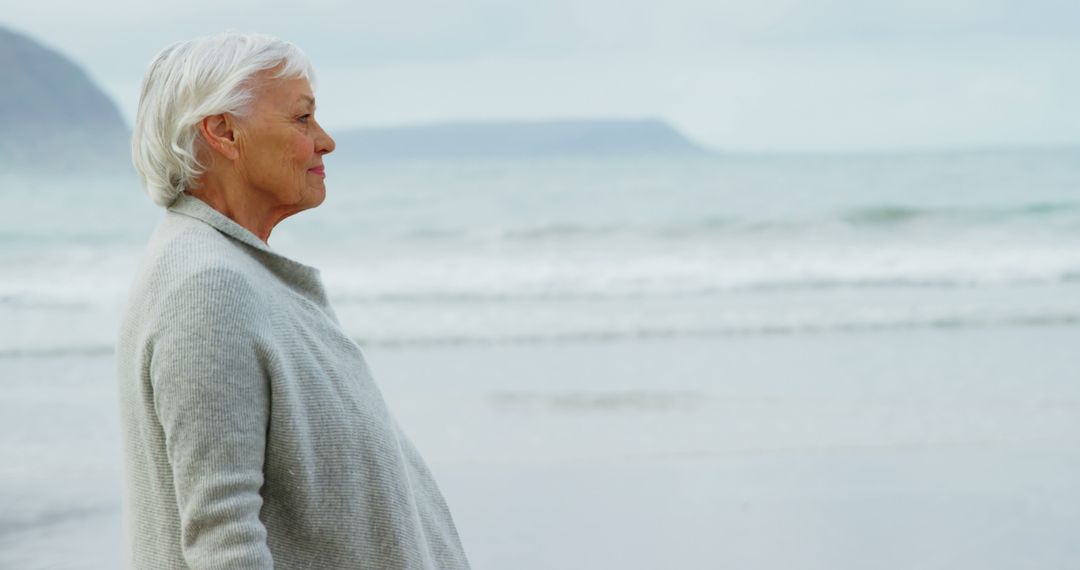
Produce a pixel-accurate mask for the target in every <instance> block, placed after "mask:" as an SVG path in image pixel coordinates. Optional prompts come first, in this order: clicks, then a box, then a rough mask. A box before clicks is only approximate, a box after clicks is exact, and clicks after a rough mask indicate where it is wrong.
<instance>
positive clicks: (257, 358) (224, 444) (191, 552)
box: [150, 269, 273, 570]
mask: <svg viewBox="0 0 1080 570" xmlns="http://www.w3.org/2000/svg"><path fill="white" fill-rule="evenodd" d="M170 289H171V291H170V293H169V295H168V296H167V297H165V298H163V299H162V301H161V305H160V308H161V309H160V311H156V315H155V317H156V318H158V319H160V320H159V321H158V322H157V323H155V324H154V326H152V327H151V330H154V331H156V332H157V334H156V335H155V337H154V338H153V339H152V340H151V351H152V353H151V355H150V379H151V384H152V385H153V392H154V406H155V408H156V410H157V415H158V419H159V420H160V422H161V427H162V429H163V430H164V433H165V442H166V450H167V454H168V460H169V463H170V464H171V465H172V472H173V478H174V481H173V482H174V485H175V489H176V502H177V505H178V507H179V509H180V513H179V514H180V524H181V546H182V550H183V554H184V559H185V560H186V561H187V564H188V566H189V567H190V568H191V569H192V570H209V569H215V570H216V569H221V570H225V569H234V568H235V569H238V568H243V569H245V570H247V569H270V568H272V567H273V560H272V558H271V556H270V550H269V548H268V547H267V544H266V528H265V527H264V526H263V524H262V521H260V519H259V510H260V508H261V507H262V496H261V495H260V494H259V489H260V488H261V487H262V484H263V457H264V455H265V449H266V430H267V425H268V421H269V413H270V392H269V380H268V375H267V371H266V366H265V364H266V363H265V358H264V355H263V353H262V351H261V349H260V348H259V347H260V343H259V341H258V338H259V334H258V331H259V330H260V327H261V326H263V323H265V322H266V321H265V312H264V308H263V307H260V306H259V300H258V297H257V295H256V294H255V291H254V289H253V288H252V287H251V286H250V285H249V284H248V282H247V281H246V280H245V278H244V276H243V275H242V274H240V273H239V272H236V271H233V270H230V269H208V270H205V271H203V272H200V273H198V274H196V275H194V276H192V277H190V278H187V279H185V280H184V281H183V282H182V283H179V284H177V286H175V287H171V288H170Z"/></svg>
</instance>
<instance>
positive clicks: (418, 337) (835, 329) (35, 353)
mask: <svg viewBox="0 0 1080 570" xmlns="http://www.w3.org/2000/svg"><path fill="white" fill-rule="evenodd" d="M1077 325H1080V312H1078V311H1061V312H1028V313H1017V314H1009V315H957V314H945V313H942V314H938V315H926V316H922V317H912V318H883V319H848V320H828V319H825V320H813V319H808V320H803V321H788V322H767V321H763V322H758V323H753V322H744V323H730V324H720V325H710V326H704V325H703V326H686V327H662V326H660V327H658V326H645V325H641V326H630V327H626V328H611V327H608V328H603V327H598V328H594V329H588V330H578V331H551V332H542V331H538V332H529V333H505V334H483V333H469V332H460V333H452V334H425V333H422V332H419V331H418V332H417V334H411V335H410V334H397V335H380V334H367V335H354V337H353V338H354V340H355V341H356V342H357V344H359V345H360V346H362V347H368V346H370V347H385V348H412V347H427V346H468V345H513V344H525V345H530V344H568V343H570V344H573V343H587V342H617V341H627V340H663V339H679V338H712V337H755V336H788V335H823V334H868V333H887V332H890V331H910V330H940V331H946V330H971V329H987V328H1009V327H1025V328H1040V327H1075V326H1077ZM113 350H114V346H113V345H111V344H105V343H88V344H85V345H83V344H77V343H76V344H68V345H60V346H45V345H42V346H9V347H2V346H0V358H53V357H62V356H82V357H104V356H111V355H112V353H113Z"/></svg>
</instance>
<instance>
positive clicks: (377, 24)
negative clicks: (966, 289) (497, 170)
mask: <svg viewBox="0 0 1080 570" xmlns="http://www.w3.org/2000/svg"><path fill="white" fill-rule="evenodd" d="M162 5H163V4H158V3H152V2H146V1H145V0H140V1H136V0H102V1H98V2H81V3H74V2H60V1H57V0H32V1H26V0H18V1H17V2H16V1H14V0H0V25H4V26H7V27H10V28H13V29H15V30H17V31H21V32H24V33H29V34H31V35H32V36H34V37H35V38H36V39H38V40H40V41H42V42H43V43H45V44H47V45H49V46H51V47H53V48H56V49H59V50H60V51H62V52H64V53H65V54H66V55H68V56H70V57H71V58H73V59H74V60H75V61H77V62H78V63H80V64H82V65H83V67H84V68H85V69H86V70H87V71H88V72H89V73H90V75H91V76H92V77H93V78H94V79H95V80H96V81H97V82H98V83H99V84H100V85H102V87H104V88H105V90H106V91H107V92H108V93H109V94H110V95H112V96H113V98H114V99H115V100H116V102H117V104H118V105H119V106H120V107H121V110H122V111H123V112H124V114H125V115H126V116H127V117H128V120H129V122H130V121H131V119H132V118H133V116H134V108H135V103H136V99H137V97H138V84H139V80H140V78H141V76H142V73H143V71H144V70H145V67H146V65H147V63H149V61H150V59H151V58H152V57H153V56H154V55H155V54H156V53H157V51H159V50H160V49H161V48H163V47H164V46H166V45H167V44H169V43H171V42H173V41H175V40H180V39H187V38H190V37H194V36H198V35H203V34H207V33H212V32H216V31H220V30H222V29H227V28H233V29H241V30H252V31H261V32H266V33H271V34H274V35H277V36H280V37H282V38H284V39H287V40H289V41H292V42H294V43H296V44H297V45H299V46H300V47H301V48H302V49H303V50H304V51H306V52H307V53H308V54H309V55H310V56H311V58H312V60H313V61H314V63H315V67H316V73H317V78H318V83H317V85H316V96H317V98H318V99H319V115H320V119H321V121H322V122H323V124H324V125H325V126H326V127H327V128H328V129H329V130H331V132H333V130H334V129H341V128H345V127H350V126H363V125H394V124H409V123H419V122H428V121H441V120H456V119H484V118H511V119H544V118H568V117H569V118H573V117H661V118H664V119H667V120H669V121H671V122H672V123H673V124H674V125H675V126H676V127H677V128H679V129H680V130H682V131H683V132H684V133H686V134H687V135H688V136H690V137H691V138H693V139H695V140H697V141H699V142H701V143H703V144H706V145H709V146H711V147H714V148H717V149H730V150H781V151H789V150H812V151H844V150H882V149H908V148H956V147H988V146H991V147H992V146H1027V145H1058V144H1077V143H1080V66H1078V65H1077V62H1078V61H1080V1H1077V0H1026V1H1023V2H1021V1H1019V0H906V1H904V2H900V1H895V0H894V1H892V2H888V3H885V2H873V1H868V0H753V1H750V0H737V1H735V0H665V1H664V2H660V1H659V0H654V1H652V2H643V1H642V0H543V1H533V2H529V1H526V0H521V1H519V2H499V1H496V0H458V1H456V2H436V1H434V0H398V1H396V2H384V1H380V2H374V1H362V2H345V1H325V2H321V3H317V4H303V3H300V2H298V1H293V2H287V3H286V2H256V1H254V0H229V1H228V2H222V1H220V0H216V1H208V0H188V1H187V2H184V3H173V4H172V5H171V8H169V9H162V8H161V6H162Z"/></svg>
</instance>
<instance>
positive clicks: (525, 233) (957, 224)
mask: <svg viewBox="0 0 1080 570" xmlns="http://www.w3.org/2000/svg"><path fill="white" fill-rule="evenodd" d="M1017 223H1031V224H1044V223H1053V226H1054V228H1055V229H1057V230H1059V231H1070V232H1080V202H1031V203H1020V204H1008V205H967V206H937V207H925V206H908V205H897V204H880V205H870V206H861V207H854V208H845V209H840V210H837V211H834V212H830V213H826V214H822V215H818V216H802V217H790V218H782V217H778V218H749V217H738V216H730V217H719V216H709V217H705V218H699V219H690V220H684V221H680V222H676V223H637V224H635V223H608V224H604V223H575V222H550V223H542V224H534V225H522V226H515V227H505V228H498V227H486V228H480V229H475V228H437V229H429V228H424V229H416V230H409V231H406V232H405V233H404V234H403V235H401V236H400V237H403V238H405V239H410V240H418V241H440V240H442V241H456V240H465V241H506V242H543V241H552V240H575V239H578V240H580V239H590V238H606V237H620V236H624V237H625V236H634V237H640V238H655V239H661V240H670V239H686V238H699V237H739V236H744V235H759V234H763V233H768V234H777V235H792V236H795V235H808V234H814V233H817V232H829V231H832V230H835V229H837V228H848V229H852V230H875V229H887V230H890V231H899V230H904V229H912V230H919V231H925V230H926V229H927V227H928V226H932V227H934V228H937V229H939V230H945V231H947V230H949V229H953V230H966V229H971V228H986V229H993V228H994V227H997V226H1001V227H1003V228H1012V227H1013V225H1015V224H1017Z"/></svg>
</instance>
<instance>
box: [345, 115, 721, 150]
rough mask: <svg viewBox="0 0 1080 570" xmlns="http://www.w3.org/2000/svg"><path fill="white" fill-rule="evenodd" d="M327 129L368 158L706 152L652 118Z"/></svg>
mask: <svg viewBox="0 0 1080 570" xmlns="http://www.w3.org/2000/svg"><path fill="white" fill-rule="evenodd" d="M331 134H332V136H333V137H334V140H335V141H336V142H337V152H338V153H340V155H344V156H348V157H349V158H355V159H370V160H380V159H398V158H429V157H430V158H435V157H447V158H459V157H483V156H556V155H640V154H659V153H663V154H706V153H708V152H710V151H708V150H707V149H705V148H702V147H700V146H698V145H697V144H695V143H693V142H692V141H690V140H689V139H687V138H686V137H685V136H683V135H682V134H681V133H680V132H679V131H677V130H675V128H673V127H672V126H671V125H669V124H668V123H666V122H664V121H662V120H658V119H641V120H561V121H499V122H495V121H492V122H453V123H439V124H431V125H420V126H407V127H392V128H366V129H355V130H348V131H342V132H334V133H331Z"/></svg>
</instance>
